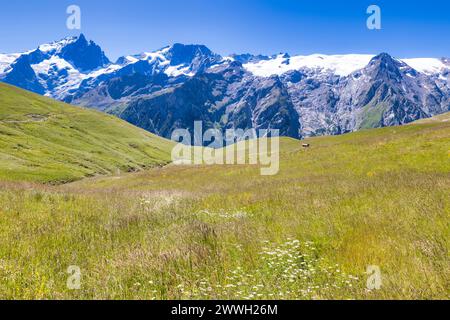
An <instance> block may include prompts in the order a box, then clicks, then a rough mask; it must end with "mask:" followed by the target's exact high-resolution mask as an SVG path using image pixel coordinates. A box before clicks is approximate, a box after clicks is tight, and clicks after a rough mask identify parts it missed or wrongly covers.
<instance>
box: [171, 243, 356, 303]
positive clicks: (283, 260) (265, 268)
mask: <svg viewBox="0 0 450 320" xmlns="http://www.w3.org/2000/svg"><path fill="white" fill-rule="evenodd" d="M259 257H260V260H259V265H260V267H259V268H257V269H253V270H250V271H246V270H244V269H243V268H241V267H237V268H236V269H235V270H233V271H231V272H230V273H229V274H228V275H227V276H226V278H225V283H223V284H215V285H213V284H211V282H210V281H209V280H208V279H199V280H198V281H196V283H195V285H194V286H188V285H186V284H181V285H179V286H178V290H179V292H180V293H181V295H182V297H183V298H186V299H241V300H258V299H320V298H323V297H326V296H327V295H326V293H327V291H329V290H336V289H344V290H348V289H350V288H352V286H353V285H354V284H355V282H356V281H358V280H359V279H358V277H355V276H352V275H347V274H346V273H344V272H343V271H341V268H340V267H339V265H332V266H331V265H329V264H328V265H327V263H326V262H325V261H324V260H323V259H321V258H319V255H318V250H317V249H316V247H315V246H314V244H313V243H312V242H305V243H301V242H300V241H298V240H291V239H289V240H288V241H287V242H285V243H283V244H281V245H274V244H271V243H270V242H265V244H264V247H263V248H262V250H261V252H260V253H259Z"/></svg>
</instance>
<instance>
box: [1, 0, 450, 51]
mask: <svg viewBox="0 0 450 320" xmlns="http://www.w3.org/2000/svg"><path fill="white" fill-rule="evenodd" d="M70 4H76V5H79V6H80V7H81V10H82V30H81V31H82V32H83V33H84V34H86V36H87V37H88V38H90V39H93V40H94V41H95V42H97V43H98V44H99V45H101V46H102V48H103V49H104V50H105V52H106V54H107V55H108V56H109V57H110V58H112V59H115V58H117V57H119V56H120V55H125V54H132V53H139V52H143V51H152V50H156V49H158V48H161V47H163V46H166V45H168V44H172V43H175V42H182V43H201V44H205V45H207V46H208V47H209V48H211V49H212V50H213V51H215V52H218V53H220V54H229V53H234V52H238V53H244V52H250V53H255V54H256V53H262V54H274V53H279V52H289V53H291V54H312V53H324V54H343V53H372V54H376V53H380V52H388V53H390V54H392V55H394V56H396V57H401V58H408V57H442V56H447V57H448V56H450V1H449V0H427V1H417V0H412V1H406V0H395V1H394V0H370V1H366V0H346V1H327V0H316V1H312V0H164V1H161V0H159V1H153V0H128V1H116V0H110V1H106V0H90V1H88V0H71V1H66V0H39V1H29V0H27V1H24V0H22V1H20V0H17V1H8V2H6V1H2V2H1V4H0V52H3V53H6V52H19V51H24V50H28V49H33V48H36V47H37V46H38V45H39V44H41V43H45V42H50V41H53V40H58V39H60V38H63V37H66V36H69V35H73V34H74V32H73V31H70V30H67V29H66V19H67V14H66V8H67V6H68V5H70ZM370 4H377V5H379V6H380V7H381V10H382V30H377V31H370V30H368V29H367V28H366V19H367V17H368V15H367V14H366V9H367V7H368V6H369V5H370Z"/></svg>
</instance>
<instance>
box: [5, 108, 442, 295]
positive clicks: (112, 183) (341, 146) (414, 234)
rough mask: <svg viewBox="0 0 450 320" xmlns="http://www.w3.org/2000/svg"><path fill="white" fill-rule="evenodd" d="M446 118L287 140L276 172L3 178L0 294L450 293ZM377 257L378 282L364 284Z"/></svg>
mask: <svg viewBox="0 0 450 320" xmlns="http://www.w3.org/2000/svg"><path fill="white" fill-rule="evenodd" d="M448 119H450V115H449V114H447V115H443V116H441V117H439V118H436V119H434V120H428V121H425V122H419V123H416V124H412V125H408V126H404V127H395V128H384V129H377V130H367V131H361V132H358V133H354V134H349V135H345V136H339V137H321V138H314V139H310V140H308V142H309V143H310V144H311V148H309V149H304V148H302V147H301V143H300V142H299V141H296V140H292V139H282V145H281V154H280V157H281V170H280V173H279V174H278V175H276V176H261V175H260V170H259V168H258V167H254V166H245V165H243V166H211V167H209V166H197V167H190V166H186V167H179V166H167V167H164V168H155V169H151V170H148V171H146V172H141V173H132V174H127V175H120V176H111V177H97V178H92V179H85V180H81V181H77V182H75V183H71V184H67V185H63V186H48V185H47V186H43V185H28V184H22V183H11V182H3V183H0V216H1V217H2V219H0V279H2V280H1V281H2V285H1V286H0V298H25V299H29V298H41V299H49V298H50V299H52V298H53V299H62V298H87V299H92V298H96V299H120V298H122V299H123V298H125V299H186V298H191V299H200V298H206V299H230V298H234V299H236V298H237V299H338V298H344V299H348V298H350V299H363V298H367V299H438V298H444V299H446V298H449V283H450V260H449V248H450V246H449V240H450V226H449V223H448V222H449V218H450V215H449V213H450V188H449V186H450V159H449V148H450V121H448ZM73 265H76V266H79V267H80V269H81V273H82V278H81V289H80V290H69V289H68V288H67V286H66V283H67V279H68V276H69V275H68V274H67V268H68V267H69V266H73ZM371 265H376V266H379V267H380V269H381V272H382V287H381V290H368V289H367V286H366V282H367V277H368V275H367V274H365V272H366V270H367V267H368V266H371Z"/></svg>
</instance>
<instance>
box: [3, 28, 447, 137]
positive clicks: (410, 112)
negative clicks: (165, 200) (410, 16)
mask: <svg viewBox="0 0 450 320" xmlns="http://www.w3.org/2000/svg"><path fill="white" fill-rule="evenodd" d="M0 81H2V82H5V83H8V84H12V85H14V86H17V87H21V88H23V89H26V90H29V91H32V92H35V93H38V94H41V95H45V96H48V97H51V98H54V99H57V100H61V101H64V102H68V103H71V104H74V105H79V106H84V107H89V108H93V109H97V110H100V111H103V112H107V113H110V114H113V115H116V116H118V117H120V118H122V119H124V120H126V121H128V122H130V123H132V124H134V125H136V126H138V127H141V128H143V129H146V130H148V131H150V132H152V133H155V134H158V135H160V136H163V137H170V136H171V133H172V131H173V130H174V129H177V128H187V129H192V127H193V125H194V121H196V120H202V121H203V123H204V127H205V128H218V129H226V128H241V129H249V128H255V129H268V128H271V129H279V130H280V134H281V135H285V136H290V137H294V138H305V137H311V136H319V135H337V134H343V133H348V132H353V131H357V130H360V129H366V128H377V127H384V126H393V125H401V124H405V123H410V122H412V121H415V120H418V119H422V118H428V117H432V116H434V115H437V114H441V113H444V112H447V111H450V60H449V59H446V58H442V59H434V58H419V59H397V58H394V57H392V56H390V55H389V54H387V53H381V54H379V55H356V54H351V55H321V54H315V55H310V56H290V55H289V54H286V53H281V54H277V55H273V56H264V55H252V54H233V55H230V56H227V57H223V56H221V55H218V54H216V53H214V52H212V51H211V50H210V49H208V48H207V47H206V46H204V45H184V44H174V45H171V46H168V47H165V48H162V49H160V50H157V51H154V52H145V53H141V54H137V55H130V56H124V57H121V58H119V59H118V60H117V61H116V62H111V61H110V60H109V59H108V58H107V57H106V55H105V53H104V52H103V50H102V49H101V47H100V46H98V45H97V44H96V43H94V42H93V41H89V40H87V39H86V37H85V36H84V35H80V36H77V37H70V38H66V39H63V40H61V41H57V42H53V43H49V44H44V45H41V46H39V47H38V48H37V49H35V50H31V51H28V52H24V53H13V54H0Z"/></svg>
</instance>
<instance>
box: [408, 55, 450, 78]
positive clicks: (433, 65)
mask: <svg viewBox="0 0 450 320" xmlns="http://www.w3.org/2000/svg"><path fill="white" fill-rule="evenodd" d="M402 61H403V62H404V63H406V64H407V65H409V66H410V67H411V68H413V69H415V70H417V71H419V72H421V73H425V74H428V75H430V74H439V73H441V72H442V71H444V70H445V69H449V68H448V67H447V66H446V65H445V64H444V63H443V62H442V60H440V59H434V58H416V59H402Z"/></svg>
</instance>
